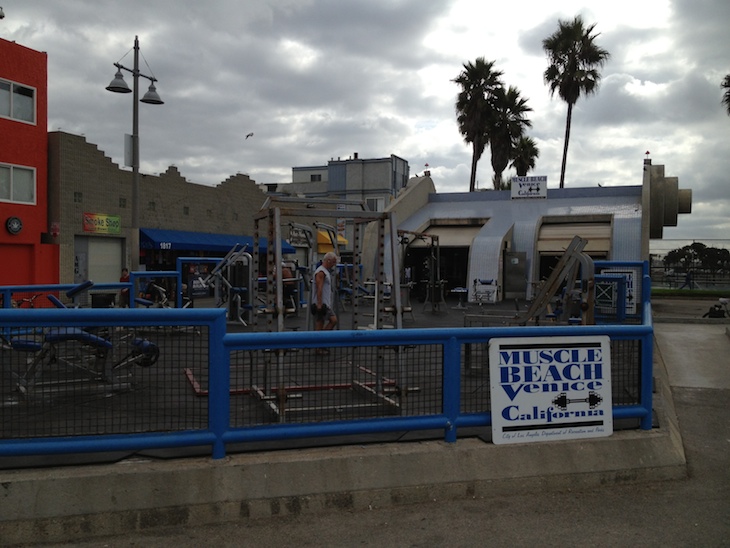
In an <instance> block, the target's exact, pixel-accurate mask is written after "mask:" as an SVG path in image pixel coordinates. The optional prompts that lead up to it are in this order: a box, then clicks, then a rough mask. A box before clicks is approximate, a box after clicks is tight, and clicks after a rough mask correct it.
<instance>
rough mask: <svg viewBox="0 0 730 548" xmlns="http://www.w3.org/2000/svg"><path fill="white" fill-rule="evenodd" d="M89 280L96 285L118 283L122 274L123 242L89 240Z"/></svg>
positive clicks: (114, 239) (101, 239)
mask: <svg viewBox="0 0 730 548" xmlns="http://www.w3.org/2000/svg"><path fill="white" fill-rule="evenodd" d="M88 260H89V265H88V266H89V279H90V280H93V281H94V282H96V283H111V282H118V281H119V276H120V275H121V273H122V240H121V239H117V238H89V259H88Z"/></svg>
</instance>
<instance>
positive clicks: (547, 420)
mask: <svg viewBox="0 0 730 548" xmlns="http://www.w3.org/2000/svg"><path fill="white" fill-rule="evenodd" d="M489 375H490V379H491V382H490V389H491V390H490V394H491V397H492V440H493V441H494V443H496V444H507V443H529V442H535V441H553V440H566V439H577V438H597V437H603V436H610V435H611V434H612V433H613V415H612V400H611V345H610V339H609V337H608V336H595V337H588V336H586V337H546V338H535V337H515V338H495V339H491V340H490V341H489Z"/></svg>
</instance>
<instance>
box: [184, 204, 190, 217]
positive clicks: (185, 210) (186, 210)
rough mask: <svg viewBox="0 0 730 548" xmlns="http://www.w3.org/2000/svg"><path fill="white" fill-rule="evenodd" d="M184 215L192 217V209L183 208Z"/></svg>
mask: <svg viewBox="0 0 730 548" xmlns="http://www.w3.org/2000/svg"><path fill="white" fill-rule="evenodd" d="M183 215H190V208H189V207H188V206H183Z"/></svg>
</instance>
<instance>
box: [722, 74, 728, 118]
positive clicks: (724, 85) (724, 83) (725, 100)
mask: <svg viewBox="0 0 730 548" xmlns="http://www.w3.org/2000/svg"><path fill="white" fill-rule="evenodd" d="M720 87H721V88H724V89H725V93H724V94H723V96H722V104H723V105H725V108H726V109H727V114H728V116H730V74H728V75H726V76H725V79H724V80H723V81H722V84H720Z"/></svg>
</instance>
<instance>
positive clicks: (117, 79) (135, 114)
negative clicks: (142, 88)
mask: <svg viewBox="0 0 730 548" xmlns="http://www.w3.org/2000/svg"><path fill="white" fill-rule="evenodd" d="M114 66H115V67H117V74H116V75H115V76H114V79H113V80H112V82H111V84H109V85H108V86H107V87H106V89H107V90H109V91H113V92H115V93H132V216H131V217H132V219H131V225H132V226H131V229H132V234H131V236H132V242H131V257H132V270H139V103H140V102H142V103H147V104H150V105H162V104H164V102H163V101H162V99H160V96H159V95H158V94H157V88H155V82H156V81H157V78H155V77H154V76H147V75H146V74H142V73H141V72H140V71H139V39H138V37H137V36H135V37H134V68H133V69H129V68H127V67H125V66H124V65H121V64H120V63H114ZM122 70H126V71H127V72H131V73H132V89H129V86H128V85H127V83H126V82H125V81H124V76H123V75H122ZM140 76H141V77H142V78H147V79H148V80H149V81H150V87H149V90H147V93H145V94H144V97H142V99H139V77H140Z"/></svg>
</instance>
